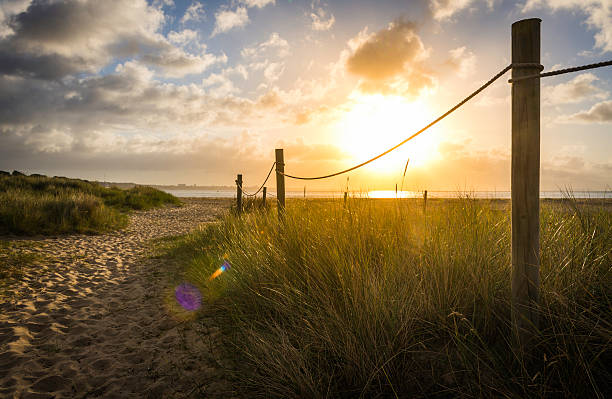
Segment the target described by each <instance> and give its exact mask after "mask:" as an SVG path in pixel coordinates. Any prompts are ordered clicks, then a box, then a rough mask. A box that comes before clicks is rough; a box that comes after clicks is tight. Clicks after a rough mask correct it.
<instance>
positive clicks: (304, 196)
mask: <svg viewBox="0 0 612 399" xmlns="http://www.w3.org/2000/svg"><path fill="white" fill-rule="evenodd" d="M304 198H306V186H304Z"/></svg>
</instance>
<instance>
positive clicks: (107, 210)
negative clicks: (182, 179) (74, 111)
mask: <svg viewBox="0 0 612 399" xmlns="http://www.w3.org/2000/svg"><path fill="white" fill-rule="evenodd" d="M165 204H172V205H179V204H180V201H179V200H178V199H177V198H176V197H174V196H172V195H170V194H167V193H164V192H162V191H159V190H156V189H154V188H151V187H141V186H136V187H134V188H131V189H128V190H122V189H119V188H114V187H113V188H105V187H102V186H101V185H99V184H97V183H93V182H89V181H85V180H79V179H68V178H63V177H62V178H50V177H45V176H20V175H16V176H5V175H3V176H0V234H18V235H35V234H66V233H100V232H105V231H109V230H113V229H117V228H121V227H123V226H125V225H126V223H127V217H126V215H125V213H126V212H127V211H129V210H140V209H150V208H153V207H158V206H162V205H165Z"/></svg>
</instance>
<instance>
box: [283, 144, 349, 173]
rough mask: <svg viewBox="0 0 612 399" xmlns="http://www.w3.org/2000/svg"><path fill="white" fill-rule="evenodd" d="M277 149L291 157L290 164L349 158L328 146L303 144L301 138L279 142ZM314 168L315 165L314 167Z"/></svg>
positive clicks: (342, 152) (339, 150) (335, 160)
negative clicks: (282, 150)
mask: <svg viewBox="0 0 612 399" xmlns="http://www.w3.org/2000/svg"><path fill="white" fill-rule="evenodd" d="M276 144H277V146H278V147H277V148H283V149H284V152H285V155H286V156H288V157H291V162H298V163H300V162H305V161H332V162H337V161H342V160H344V159H347V158H349V154H347V153H346V152H344V151H342V150H341V149H340V148H338V147H336V146H334V145H329V144H311V145H309V144H305V143H304V139H303V138H302V137H298V138H296V139H295V140H292V141H279V142H277V143H276ZM314 166H315V167H316V165H314Z"/></svg>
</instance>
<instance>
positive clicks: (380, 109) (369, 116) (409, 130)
mask: <svg viewBox="0 0 612 399" xmlns="http://www.w3.org/2000/svg"><path fill="white" fill-rule="evenodd" d="M431 119H432V118H431V113H430V111H429V110H428V108H427V107H426V106H425V104H424V103H423V102H422V101H420V100H417V101H408V100H406V99H405V98H403V97H399V96H384V95H381V94H376V95H358V96H356V97H355V98H354V103H353V105H352V106H351V108H350V110H348V111H346V113H345V114H344V115H343V117H342V118H341V120H340V121H339V122H338V123H337V125H336V130H337V131H338V133H339V136H340V141H341V143H340V145H341V146H342V147H343V148H345V149H346V150H347V152H348V153H349V154H352V155H353V157H354V159H355V161H363V160H366V159H368V158H371V157H373V156H375V155H378V154H379V153H381V152H383V151H385V150H387V149H388V148H390V147H392V146H394V145H396V144H398V143H399V142H401V141H402V140H404V139H405V138H407V137H408V136H410V135H411V134H413V133H414V132H416V131H417V130H419V129H421V128H422V127H424V126H425V125H426V124H427V123H429V122H430V121H431ZM435 143H436V141H435V140H434V132H433V130H432V131H427V132H425V133H423V134H422V135H420V136H418V137H416V138H415V139H413V140H412V141H410V142H409V143H406V144H405V145H404V146H402V147H400V148H399V149H398V150H396V151H394V152H393V153H391V154H389V155H388V156H385V157H384V158H383V159H380V160H377V161H376V162H374V164H373V166H372V167H373V168H374V170H376V171H377V172H381V173H397V169H398V168H402V166H403V165H404V164H405V162H406V159H407V158H410V166H413V167H414V166H417V167H418V166H424V165H426V164H427V162H429V161H431V160H432V157H433V156H434V154H435V153H436V144H435ZM391 169H393V170H391Z"/></svg>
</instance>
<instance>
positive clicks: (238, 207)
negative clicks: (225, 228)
mask: <svg viewBox="0 0 612 399" xmlns="http://www.w3.org/2000/svg"><path fill="white" fill-rule="evenodd" d="M236 212H238V214H240V213H242V175H237V176H236Z"/></svg>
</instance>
